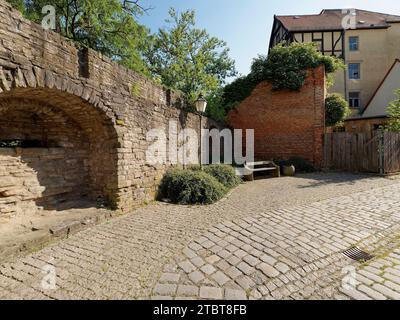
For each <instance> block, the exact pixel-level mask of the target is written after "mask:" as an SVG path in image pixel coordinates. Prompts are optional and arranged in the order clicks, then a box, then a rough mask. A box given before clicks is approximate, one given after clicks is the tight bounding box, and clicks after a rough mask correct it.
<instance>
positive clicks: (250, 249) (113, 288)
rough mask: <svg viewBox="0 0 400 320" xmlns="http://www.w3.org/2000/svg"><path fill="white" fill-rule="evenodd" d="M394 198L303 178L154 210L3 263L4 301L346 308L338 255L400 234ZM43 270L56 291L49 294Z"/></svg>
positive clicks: (360, 183) (375, 182) (357, 185)
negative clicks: (295, 302)
mask: <svg viewBox="0 0 400 320" xmlns="http://www.w3.org/2000/svg"><path fill="white" fill-rule="evenodd" d="M387 184H390V186H385V185H387ZM379 185H381V186H382V187H381V188H376V189H373V188H374V186H375V187H376V186H379ZM399 189H400V184H398V183H397V182H396V181H389V180H386V179H381V178H366V177H363V176H348V175H305V176H301V177H297V178H282V179H271V180H260V181H255V182H253V183H248V184H243V185H241V186H239V187H238V188H237V189H236V190H234V191H233V193H232V194H231V195H230V196H228V197H227V198H226V199H224V200H222V201H221V202H219V203H217V204H215V205H212V206H206V207H185V206H175V205H167V204H156V205H150V206H148V207H146V208H142V209H140V210H137V211H135V212H133V213H131V214H129V215H126V216H123V217H120V218H116V219H114V220H112V221H108V222H106V223H103V224H100V225H98V226H95V227H93V228H91V229H88V230H85V231H82V232H80V233H78V234H76V235H73V236H72V237H71V238H69V239H67V240H63V241H60V242H58V243H55V244H53V245H51V246H49V247H47V248H45V249H43V250H41V251H39V252H36V253H33V254H31V255H28V256H27V257H25V258H19V259H15V260H13V261H10V262H8V263H5V264H2V265H1V266H0V298H2V299H5V298H12V299H147V298H163V299H172V298H176V299H178V298H184V299H190V298H193V299H205V298H210V299H220V298H221V299H222V298H223V299H244V298H246V299H247V298H250V299H278V298H287V299H307V298H325V299H328V298H329V299H330V298H343V299H344V298H350V296H349V295H348V294H345V293H343V292H340V291H339V289H340V287H339V285H338V284H340V281H341V277H342V276H341V271H342V268H343V266H348V265H349V264H350V265H353V263H352V262H351V261H349V260H348V259H347V258H344V257H343V256H342V255H341V253H340V252H341V251H342V250H344V249H347V247H348V246H351V245H354V244H356V243H357V242H359V241H360V240H362V241H363V242H365V241H367V240H368V239H370V238H371V237H375V236H376V234H379V233H380V232H385V230H386V231H387V230H391V231H392V232H391V234H395V233H396V232H397V231H396V230H394V229H393V230H392V228H394V226H396V225H397V224H398V221H399V219H400V216H399V213H398V212H399V210H398V209H399V208H398V207H399V204H400V193H399V191H400V190H399ZM355 191H359V192H358V193H352V192H355ZM360 191H361V192H360ZM285 192H286V193H285ZM350 193H351V194H350ZM344 194H349V195H348V196H343V195H344ZM266 195H269V196H268V197H266ZM288 195H290V196H288ZM340 195H342V196H340ZM316 201H319V202H316ZM307 203H308V204H307ZM371 245H372V244H371ZM392 249H393V250H396V249H397V248H396V245H394V246H393V248H392ZM394 254H395V253H394ZM47 265H50V266H54V267H55V272H56V280H57V281H56V288H55V290H48V289H46V288H45V287H43V281H44V279H46V274H45V273H43V272H44V271H46V270H47V269H46V268H45V269H43V267H46V266H47ZM392 269H394V270H396V268H395V267H394V266H393V268H392ZM387 273H388V274H389V277H390V274H393V270H391V269H390V270H387ZM385 279H386V278H385ZM389 279H390V278H389ZM389 279H388V280H389ZM393 281H394V278H392V283H394V284H396V282H393ZM388 283H389V282H388ZM45 284H46V283H45ZM373 285H374V284H372V285H371V286H369V287H372V286H373ZM379 288H380V287H379ZM391 290H394V289H391ZM385 297H389V296H385Z"/></svg>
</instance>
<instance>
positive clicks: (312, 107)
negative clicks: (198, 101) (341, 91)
mask: <svg viewBox="0 0 400 320" xmlns="http://www.w3.org/2000/svg"><path fill="white" fill-rule="evenodd" d="M325 88H326V87H325V71H324V68H323V67H319V68H317V69H315V70H310V71H308V76H307V79H306V81H305V84H304V86H303V87H302V88H301V89H300V91H289V90H280V91H275V90H272V85H271V84H270V83H268V82H263V83H260V84H259V85H258V86H257V87H256V88H255V89H254V91H253V92H252V94H251V95H250V96H249V97H248V98H247V99H245V100H244V101H243V102H242V103H241V104H240V105H239V106H238V107H237V108H236V109H235V110H233V111H232V112H231V113H230V114H229V115H228V118H229V124H230V125H231V126H232V127H233V128H235V129H254V130H255V132H254V135H255V157H256V158H257V159H259V160H271V159H288V158H291V157H294V156H296V157H302V158H304V159H307V160H309V161H311V162H313V163H314V165H315V166H316V167H321V165H322V158H323V134H324V128H325V96H326V92H325V91H326V89H325Z"/></svg>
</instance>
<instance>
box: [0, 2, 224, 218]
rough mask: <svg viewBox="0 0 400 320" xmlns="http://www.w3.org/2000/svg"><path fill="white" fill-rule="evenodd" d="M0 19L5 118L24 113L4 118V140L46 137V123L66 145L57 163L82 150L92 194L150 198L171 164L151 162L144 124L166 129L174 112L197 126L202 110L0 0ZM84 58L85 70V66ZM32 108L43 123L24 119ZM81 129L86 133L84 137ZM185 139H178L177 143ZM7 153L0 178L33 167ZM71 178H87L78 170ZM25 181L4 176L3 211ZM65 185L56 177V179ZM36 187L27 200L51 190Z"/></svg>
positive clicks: (132, 201)
mask: <svg viewBox="0 0 400 320" xmlns="http://www.w3.org/2000/svg"><path fill="white" fill-rule="evenodd" d="M0 21H1V22H0V119H1V118H2V117H5V115H8V116H10V117H12V118H13V119H16V120H20V121H21V124H20V125H19V126H18V125H17V127H11V126H4V127H3V128H2V130H0V140H4V139H16V138H19V137H24V136H25V137H36V138H37V137H39V138H41V137H40V135H41V132H43V130H45V131H46V132H47V133H48V134H47V139H50V140H54V141H55V142H57V143H56V146H55V147H56V148H58V149H61V150H58V152H60V154H62V155H63V156H62V158H61V159H60V162H59V163H58V164H57V166H59V167H60V168H62V169H66V168H67V163H68V161H69V160H71V157H72V154H73V153H74V152H76V151H78V149H79V148H81V149H82V148H83V149H84V150H85V152H86V154H85V157H84V159H83V160H82V161H84V163H85V166H86V167H85V168H86V169H85V170H86V171H85V172H87V174H86V173H85V174H83V173H81V174H82V175H83V176H85V177H87V179H85V182H84V185H85V186H88V188H89V191H90V193H91V194H92V195H93V197H98V196H103V197H104V198H107V199H108V200H110V201H111V202H113V203H114V204H115V205H116V206H117V207H118V208H119V209H121V210H123V211H127V210H130V209H132V208H135V207H137V206H139V205H141V204H143V203H144V202H146V201H151V200H153V199H154V195H155V192H156V189H157V185H158V183H159V181H160V179H161V177H162V176H163V174H164V173H165V171H166V170H167V169H168V168H169V167H170V166H171V164H170V163H166V164H163V165H149V164H148V162H147V161H146V150H147V149H148V148H149V146H150V145H151V144H152V143H153V142H150V141H147V140H146V134H147V132H148V131H149V130H151V129H154V128H158V129H164V130H165V131H166V133H168V129H169V122H170V120H172V121H176V122H177V123H178V128H177V129H178V130H179V131H181V130H182V129H183V128H193V129H195V130H196V131H197V132H198V131H199V126H200V123H199V122H200V119H199V116H198V115H195V114H192V113H187V112H185V111H184V108H185V106H184V104H183V102H182V99H181V97H180V96H179V94H177V93H175V92H171V91H170V90H166V89H165V88H163V87H162V86H159V85H156V84H154V83H153V82H151V81H149V80H148V79H146V78H144V77H142V76H141V75H138V74H136V73H135V72H133V71H131V70H128V69H126V68H124V67H122V66H120V65H118V64H117V63H114V62H112V61H111V60H110V59H109V58H107V57H105V56H103V55H102V54H100V53H97V52H95V51H93V50H88V51H87V52H83V53H82V52H79V50H78V49H77V48H76V47H75V45H74V44H73V43H72V42H71V41H69V40H67V39H65V38H63V37H61V36H60V35H59V34H57V33H54V32H52V31H46V30H43V29H42V27H41V26H39V25H36V24H34V23H32V22H30V21H28V20H26V19H24V18H23V17H22V16H21V14H20V13H19V12H18V11H16V10H13V9H12V8H11V6H10V5H9V4H7V3H6V2H5V1H3V0H0ZM83 65H84V66H86V69H87V70H85V72H82V68H81V67H80V66H83ZM29 110H31V111H32V112H34V113H35V114H36V117H37V118H38V119H39V120H40V121H42V120H43V121H42V122H41V123H42V126H40V127H34V126H24V125H23V124H22V123H23V122H24V121H26V119H25V120H24V116H23V115H21V113H22V114H24V112H25V111H29ZM44 110H53V111H54V112H53V113H51V112H50V113H46V112H44ZM60 117H61V118H60ZM4 119H5V118H4ZM29 121H30V120H29ZM46 121H47V122H46ZM60 122H61V123H60ZM50 124H53V125H50ZM211 124H212V125H214V126H218V125H217V124H215V123H213V122H212V121H211V120H209V119H206V118H205V119H203V127H208V126H209V125H211ZM38 130H39V131H38ZM174 134H176V132H175V133H174ZM80 137H83V138H84V139H83V141H82V140H81V141H80V142H79V139H78V138H80ZM74 139H75V140H74ZM76 139H78V140H76ZM63 142H64V143H63ZM74 142H76V143H74ZM49 147H50V148H53V146H49ZM180 147H181V146H180V145H179V144H178V146H177V149H178V148H180ZM31 152H32V151H31ZM37 152H38V155H37V156H36V155H35V156H34V157H33V158H35V161H34V163H35V165H34V170H33V171H32V172H36V175H37V176H36V179H37V184H38V185H40V186H41V187H45V188H48V189H51V188H53V183H52V181H47V180H43V179H40V178H39V176H43V175H46V174H47V171H46V170H47V167H46V166H48V165H49V164H48V162H46V161H45V160H46V159H47V156H46V154H47V153H46V151H45V150H37ZM49 152H50V154H51V150H50V151H49ZM3 153H4V154H3V155H2V156H1V157H2V158H1V159H0V161H3V164H4V163H7V165H3V166H2V168H1V170H0V181H9V180H10V178H12V175H13V173H12V172H13V171H12V167H13V166H15V167H18V168H22V167H21V166H28V167H30V168H32V167H33V164H32V163H30V162H29V161H24V159H23V158H24V155H23V154H22V156H21V154H19V153H16V150H3ZM5 158H7V159H5ZM41 159H42V160H43V161H42V160H41ZM72 160H73V159H72ZM12 163H14V164H12ZM53 165H54V164H52V165H51V166H53ZM18 170H19V169H18ZM21 170H22V169H21ZM28 171H29V170H28ZM28 171H27V172H28ZM29 172H30V171H29ZM77 175H79V174H77ZM29 176H30V177H29V179H31V178H32V176H31V175H29ZM17 180H18V181H17ZM22 180H23V179H22ZM27 180H28V178H27ZM54 181H57V179H55V180H54ZM58 181H61V180H60V179H59V180H58ZM74 181H75V182H74V183H76V185H81V184H82V182H81V181H80V180H79V179H78V178H76V179H75V180H74ZM21 184H22V185H24V181H21V180H20V179H16V180H15V184H14V187H13V186H3V187H1V183H0V212H1V208H5V203H9V204H10V203H11V204H10V205H9V207H12V206H14V207H15V206H16V207H18V206H22V202H23V201H28V200H26V199H25V198H24V196H23V194H24V192H23V191H21V194H20V195H18V194H17V195H13V196H10V197H9V196H7V195H8V194H9V193H8V192H7V188H9V189H10V188H14V189H21V188H20V187H21ZM62 186H63V185H62V183H61V184H60V183H58V187H61V189H62ZM22 189H24V188H22ZM65 190H66V191H67V190H68V188H67V187H65ZM36 195H37V197H36V199H31V198H30V200H29V201H33V200H35V201H36V202H37V203H41V200H42V199H43V198H44V197H46V194H43V193H37V194H36Z"/></svg>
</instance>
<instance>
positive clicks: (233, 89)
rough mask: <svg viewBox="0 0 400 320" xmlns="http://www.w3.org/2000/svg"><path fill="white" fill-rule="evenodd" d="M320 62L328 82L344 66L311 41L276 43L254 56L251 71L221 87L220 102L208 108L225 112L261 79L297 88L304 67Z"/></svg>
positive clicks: (277, 86)
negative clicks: (263, 54)
mask: <svg viewBox="0 0 400 320" xmlns="http://www.w3.org/2000/svg"><path fill="white" fill-rule="evenodd" d="M320 65H325V71H326V73H327V75H328V85H329V84H332V83H333V77H332V75H333V74H334V73H335V72H336V71H337V70H339V69H340V68H344V63H343V61H342V60H341V59H338V58H336V57H331V56H324V55H323V54H322V53H320V52H319V51H318V50H317V47H316V44H314V43H292V44H289V45H286V44H280V45H277V46H276V47H274V48H272V49H271V51H270V53H269V55H268V56H258V57H257V58H256V59H254V60H253V64H252V66H251V72H250V73H249V74H248V75H247V76H242V77H239V78H237V79H236V80H235V81H233V82H232V83H231V84H229V85H227V86H226V87H225V88H224V90H223V93H222V101H220V102H219V103H220V104H219V105H218V106H213V105H211V106H210V108H211V109H212V108H222V110H223V113H224V114H225V115H226V114H227V113H228V112H229V111H230V110H232V109H234V108H235V107H236V106H237V105H238V104H239V103H240V102H242V101H243V100H244V99H246V98H247V97H248V96H250V94H251V92H252V91H253V90H254V88H255V87H256V86H257V84H259V83H260V82H263V81H269V82H271V83H272V86H273V89H275V90H284V89H289V90H295V91H296V90H300V89H301V87H302V86H303V85H304V82H305V79H306V76H307V70H308V69H311V68H316V67H318V66H320Z"/></svg>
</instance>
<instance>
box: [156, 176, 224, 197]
mask: <svg viewBox="0 0 400 320" xmlns="http://www.w3.org/2000/svg"><path fill="white" fill-rule="evenodd" d="M226 192H227V189H226V188H225V187H224V186H223V185H222V184H221V183H219V182H218V180H217V179H215V178H214V177H212V176H210V175H209V174H207V173H205V172H202V171H193V170H182V169H172V170H170V171H168V172H167V173H166V175H165V176H164V178H163V180H162V182H161V185H160V189H159V196H158V197H159V199H162V198H167V199H169V200H170V201H171V202H173V203H177V204H211V203H214V202H216V201H218V200H220V199H221V198H222V197H223V196H224V195H225V194H226Z"/></svg>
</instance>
